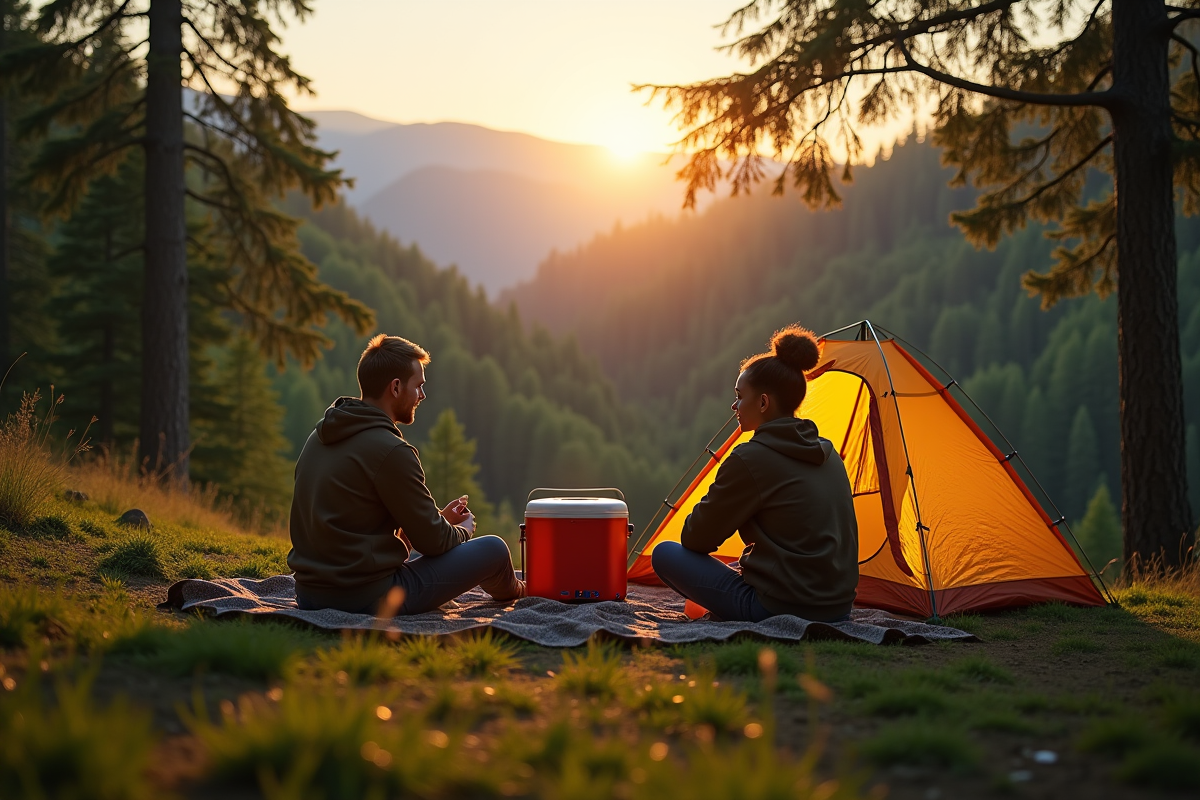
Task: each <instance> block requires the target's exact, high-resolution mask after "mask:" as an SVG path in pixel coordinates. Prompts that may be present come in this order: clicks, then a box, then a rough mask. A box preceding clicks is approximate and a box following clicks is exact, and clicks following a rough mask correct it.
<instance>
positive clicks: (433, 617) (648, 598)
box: [159, 575, 978, 647]
mask: <svg viewBox="0 0 1200 800" xmlns="http://www.w3.org/2000/svg"><path fill="white" fill-rule="evenodd" d="M159 608H160V609H162V610H178V611H187V612H192V613H198V614H206V615H213V616H216V617H218V618H228V617H239V616H242V617H250V618H254V619H276V620H294V621H297V622H301V623H305V624H307V625H311V626H313V627H315V628H321V629H323V630H330V631H382V632H389V633H398V634H405V635H423V636H442V635H452V634H457V633H462V632H465V631H470V630H475V629H482V628H487V627H491V628H495V629H496V630H500V631H504V632H505V633H509V634H512V635H513V636H516V637H519V638H521V639H524V640H526V641H529V642H533V643H535V644H539V645H544V646H546V647H575V646H578V645H581V644H583V643H585V642H587V641H588V639H590V638H592V637H593V636H595V635H600V636H601V637H602V638H610V639H619V640H622V641H626V642H631V643H637V644H642V645H648V644H682V643H685V642H704V641H713V642H721V641H725V640H726V639H729V638H731V637H733V636H736V635H738V634H750V635H753V636H755V637H758V638H761V639H770V640H777V641H783V642H795V641H800V640H801V639H841V640H846V641H850V640H856V641H862V642H869V643H871V644H925V643H928V642H932V641H939V640H950V641H964V642H967V641H978V640H977V639H976V638H975V637H974V636H972V635H971V634H969V633H966V632H965V631H960V630H957V629H955V628H947V627H944V626H941V625H930V624H927V623H924V622H915V621H911V620H904V619H896V618H894V617H892V616H890V615H889V614H887V613H886V612H883V611H878V610H874V609H855V610H854V611H853V612H852V613H851V615H850V620H849V621H848V622H836V623H825V622H809V621H808V620H803V619H800V618H799V617H793V616H786V615H783V616H778V617H771V618H770V619H768V620H766V621H764V622H757V623H754V622H715V621H712V620H709V619H703V618H702V619H699V620H694V621H693V620H690V619H688V618H687V616H686V615H685V614H684V613H683V598H681V597H680V596H679V595H677V594H675V593H674V592H673V591H671V590H670V589H665V588H662V587H653V586H641V585H637V584H630V586H629V599H628V600H627V601H625V602H615V601H609V602H599V603H581V604H568V603H560V602H558V601H557V600H547V599H545V598H542V597H526V598H523V599H521V600H518V601H517V602H516V603H500V602H497V601H495V600H492V599H491V598H490V597H488V596H487V595H486V594H485V593H484V592H483V591H481V590H479V589H475V590H473V591H470V592H467V593H466V594H464V595H462V596H461V597H459V598H458V600H456V601H454V602H453V603H450V604H447V605H446V606H443V607H442V608H441V609H439V610H437V611H431V612H428V613H426V614H414V615H412V616H406V617H388V618H384V619H377V618H376V617H373V616H371V615H370V614H349V613H346V612H344V611H334V610H332V609H322V610H320V611H304V610H302V609H300V608H298V607H297V606H296V581H295V579H294V578H292V576H291V575H276V576H274V577H271V578H266V579H264V580H254V579H252V578H217V579H215V580H210V581H207V580H199V579H188V580H182V581H179V582H177V583H175V584H174V585H172V586H171V588H170V589H168V590H167V600H166V602H164V603H162V604H161V605H159Z"/></svg>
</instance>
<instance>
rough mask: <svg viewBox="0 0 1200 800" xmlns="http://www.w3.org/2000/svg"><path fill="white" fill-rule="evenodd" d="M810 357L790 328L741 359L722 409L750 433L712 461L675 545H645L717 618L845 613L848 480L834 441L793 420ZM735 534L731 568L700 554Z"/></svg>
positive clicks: (851, 524) (815, 352)
mask: <svg viewBox="0 0 1200 800" xmlns="http://www.w3.org/2000/svg"><path fill="white" fill-rule="evenodd" d="M820 358H821V350H820V345H819V344H818V342H817V339H816V337H815V336H813V334H812V331H809V330H806V329H804V328H801V327H799V326H797V325H791V326H789V327H787V328H784V329H783V330H781V331H777V332H776V333H775V335H774V336H772V337H771V352H769V353H762V354H760V355H757V356H754V357H752V358H748V359H746V360H745V361H743V362H742V368H741V374H740V375H738V379H737V384H736V385H735V386H734V394H735V395H736V399H735V400H734V402H733V411H734V414H736V415H737V420H738V423H739V424H741V426H742V430H743V431H753V432H754V436H753V438H751V439H750V441H748V442H744V443H742V444H740V445H738V446H737V447H735V448H734V449H733V451H732V452H731V453H730V454H729V455H728V457H726V459H725V461H724V462H723V463H722V464H721V467H720V468H719V469H718V470H717V476H716V479H715V480H714V481H713V484H712V488H710V489H709V490H708V494H706V495H705V496H704V498H703V499H702V500H701V501H700V502H699V503H697V504H696V507H695V508H694V509H693V510H692V513H691V514H690V515H689V516H688V518H687V520H685V521H684V523H683V532H682V534H681V535H680V542H678V543H676V542H663V543H662V544H659V545H658V546H657V547H655V548H654V551H653V555H652V563H653V565H654V571H655V572H656V573H658V577H659V578H661V579H662V581H663V583H665V584H667V585H668V586H670V587H671V588H672V589H674V590H675V591H677V592H679V593H680V594H681V595H683V596H684V597H686V598H688V599H689V600H692V601H694V602H696V603H698V604H700V605H701V606H704V607H705V608H707V609H708V610H709V611H710V612H711V613H712V615H713V616H714V617H716V618H718V619H722V620H739V621H745V622H761V621H762V620H764V619H766V618H767V617H771V616H774V615H776V614H794V615H796V616H798V617H802V618H804V619H808V620H815V621H820V622H834V621H840V620H844V619H847V618H848V617H849V614H850V608H851V606H852V605H853V604H854V594H855V589H856V588H857V586H858V523H857V521H856V520H855V517H854V497H853V495H852V493H851V489H850V481H849V479H848V478H847V477H846V467H845V465H844V464H843V463H842V459H841V457H840V456H839V455H838V453H837V451H836V450H835V449H834V447H833V444H832V443H831V442H830V441H829V440H828V439H822V438H821V437H820V436H819V435H818V432H817V426H816V425H815V424H814V423H813V422H812V421H811V420H807V419H803V418H797V417H796V410H797V409H798V408H799V407H800V403H801V402H802V401H803V400H804V394H805V390H806V388H807V381H806V380H805V377H804V373H805V372H807V371H808V370H810V369H812V368H813V367H815V366H816V365H817V362H818V361H819V360H820ZM738 532H740V533H741V536H742V541H744V542H745V543H746V549H745V550H744V551H743V552H742V557H741V561H740V569H738V568H735V567H729V566H726V565H725V564H724V563H723V562H721V561H718V560H717V559H715V558H713V557H712V556H710V555H709V554H710V553H712V552H714V551H716V550H717V548H719V547H720V546H721V544H722V543H723V542H724V541H725V540H726V539H728V538H729V537H730V536H733V535H734V533H738Z"/></svg>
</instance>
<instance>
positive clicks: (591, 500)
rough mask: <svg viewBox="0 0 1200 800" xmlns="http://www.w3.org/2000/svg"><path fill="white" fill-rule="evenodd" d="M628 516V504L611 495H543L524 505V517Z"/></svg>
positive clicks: (580, 517) (601, 517)
mask: <svg viewBox="0 0 1200 800" xmlns="http://www.w3.org/2000/svg"><path fill="white" fill-rule="evenodd" d="M628 516H629V506H627V505H625V503H623V502H622V501H620V500H614V499H613V498H611V497H543V498H540V499H538V500H530V501H529V503H528V504H526V506H525V518H526V519H529V518H531V517H532V518H535V519H568V518H574V519H612V518H614V517H628Z"/></svg>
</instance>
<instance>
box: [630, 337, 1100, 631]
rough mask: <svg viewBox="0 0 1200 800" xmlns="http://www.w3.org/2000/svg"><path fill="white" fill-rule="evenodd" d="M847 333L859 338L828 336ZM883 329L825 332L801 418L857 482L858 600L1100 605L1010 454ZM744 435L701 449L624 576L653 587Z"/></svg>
mask: <svg viewBox="0 0 1200 800" xmlns="http://www.w3.org/2000/svg"><path fill="white" fill-rule="evenodd" d="M848 330H855V331H856V332H857V338H856V339H855V340H853V341H847V340H839V339H832V338H829V337H831V336H833V335H835V334H837V333H841V332H843V331H848ZM881 333H883V332H882V331H881V330H880V329H879V328H878V327H876V326H873V325H872V324H871V323H870V322H869V321H863V322H861V323H856V324H855V325H852V326H849V328H843V329H841V331H835V332H834V333H832V334H826V337H825V338H823V339H822V340H821V341H822V345H823V351H822V357H821V362H820V363H819V364H818V366H817V367H816V369H814V370H812V372H810V373H809V376H808V377H809V385H808V395H807V397H806V398H805V400H804V403H803V405H802V406H801V407H800V410H799V411H798V412H797V415H799V416H804V417H806V418H808V419H811V420H813V421H814V422H816V424H817V428H818V429H819V430H820V432H821V435H822V436H824V437H825V438H827V439H829V440H830V441H832V442H833V444H834V446H835V447H836V448H838V452H839V453H840V454H841V456H842V459H843V460H844V461H845V463H846V471H847V473H848V474H849V476H850V481H851V483H852V485H853V489H854V505H855V511H856V513H857V516H858V530H859V564H860V566H859V571H860V578H859V584H858V598H857V601H856V604H857V605H859V606H862V607H869V608H883V609H887V610H889V611H894V612H899V613H904V614H913V615H917V616H924V617H931V616H932V617H936V616H940V615H944V614H952V613H955V612H963V611H973V610H982V609H994V608H1007V607H1013V606H1022V605H1029V604H1032V603H1038V602H1044V601H1049V600H1059V601H1062V602H1066V603H1071V604H1076V605H1089V606H1091V605H1101V604H1103V603H1104V598H1103V597H1102V596H1101V594H1100V592H1099V591H1098V589H1097V586H1096V584H1095V583H1094V582H1093V579H1092V578H1091V577H1090V576H1089V572H1088V570H1085V569H1084V568H1083V566H1082V565H1081V564H1080V562H1079V560H1078V559H1077V558H1076V557H1075V553H1074V552H1072V550H1071V548H1070V547H1069V546H1068V545H1067V542H1066V540H1065V539H1064V538H1063V535H1062V533H1060V531H1059V528H1060V527H1061V526H1062V523H1063V520H1061V519H1059V520H1057V521H1056V520H1054V519H1051V518H1050V516H1049V515H1048V514H1047V513H1046V511H1045V510H1044V509H1043V508H1042V506H1041V505H1040V504H1039V503H1038V502H1037V500H1036V499H1034V496H1033V494H1032V492H1031V491H1030V490H1029V488H1028V486H1027V485H1026V483H1025V482H1024V481H1023V480H1022V479H1021V476H1020V475H1019V474H1018V472H1017V470H1016V468H1015V467H1016V465H1015V464H1014V462H1018V463H1019V460H1020V459H1019V456H1017V454H1016V453H1015V451H1012V448H1008V449H1009V451H1010V452H1007V453H1006V452H1002V451H1001V450H1000V449H999V448H997V447H996V445H995V444H993V443H992V441H991V440H990V439H989V438H988V437H987V436H986V435H985V434H984V432H983V431H982V430H981V429H980V427H979V425H978V424H976V422H975V420H973V419H972V418H971V416H970V415H969V414H967V412H966V411H965V410H964V409H963V407H962V406H961V405H959V403H958V402H957V401H956V400H955V398H954V397H953V396H952V394H951V387H953V386H957V384H955V383H954V381H952V380H948V381H947V382H946V383H943V382H941V381H939V380H937V379H936V378H935V377H934V376H933V375H932V374H931V373H930V372H929V370H928V369H926V368H925V367H924V366H923V365H922V364H921V363H920V362H918V361H917V360H916V359H915V358H913V356H912V355H910V353H909V352H908V351H907V350H906V349H905V348H904V347H901V346H900V344H899V343H898V341H897V339H896V338H895V337H889V336H888V335H886V334H883V336H882V337H881V335H880V334H881ZM959 391H961V388H960V389H959ZM968 399H969V398H968ZM719 435H720V434H718V436H719ZM750 436H751V434H749V433H742V431H741V430H740V429H736V428H735V429H734V431H733V433H732V435H730V436H729V437H728V439H726V440H725V442H724V443H723V444H722V445H721V446H720V447H719V448H717V449H716V450H712V449H711V444H710V447H709V448H708V449H706V454H707V455H706V457H707V463H706V464H705V466H704V467H703V468H702V469H701V470H700V472H699V474H697V475H696V477H695V478H694V479H693V480H692V482H691V484H690V485H689V486H688V487H687V489H686V490H684V492H683V494H682V495H680V497H679V498H678V500H676V501H675V502H673V503H672V502H670V501H669V500H668V502H667V504H666V505H667V506H668V510H667V514H666V516H665V517H664V518H663V520H662V523H661V524H660V525H658V527H657V528H656V529H655V530H654V533H653V535H652V536H651V537H650V539H649V541H648V542H646V544H645V546H644V547H640V548H636V549H635V550H634V552H633V554H632V555H631V556H630V568H629V579H630V580H632V581H636V582H642V583H657V582H658V581H657V576H655V575H654V570H653V568H652V567H651V565H650V553H651V552H652V551H653V550H654V548H655V546H656V545H657V544H658V543H659V542H664V541H679V534H680V530H681V529H682V527H683V522H684V520H685V519H687V516H688V514H690V513H691V510H692V508H693V507H694V506H695V505H696V503H697V502H699V501H700V499H701V498H702V497H703V496H704V495H705V494H706V493H707V491H708V488H709V486H711V485H712V482H713V480H714V479H715V477H716V470H717V467H718V466H720V464H721V462H722V461H723V460H724V458H725V456H726V455H727V454H728V453H729V451H730V450H732V449H733V448H734V447H735V446H736V445H738V444H740V443H741V442H744V441H747V440H749V438H750ZM714 441H716V439H715V438H714ZM651 524H653V523H651ZM744 547H745V545H744V544H743V543H742V540H741V537H740V536H737V535H735V536H733V537H732V538H730V539H729V540H728V541H726V542H725V544H724V545H722V546H721V549H720V550H719V551H717V553H716V554H715V555H716V556H717V557H719V558H722V559H724V560H726V561H734V560H736V559H737V558H739V557H740V556H741V554H742V550H743V549H744ZM1101 587H1102V588H1103V584H1101Z"/></svg>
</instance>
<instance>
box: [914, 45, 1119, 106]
mask: <svg viewBox="0 0 1200 800" xmlns="http://www.w3.org/2000/svg"><path fill="white" fill-rule="evenodd" d="M896 46H897V47H899V48H900V52H901V53H903V54H904V58H905V59H906V62H907V64H908V66H909V69H911V70H913V71H914V72H919V73H920V74H922V75H924V76H925V77H927V78H929V79H931V80H934V81H937V82H938V83H943V84H945V85H947V86H952V87H954V88H955V89H960V90H962V91H964V92H972V93H974V94H982V95H986V96H988V97H994V98H996V99H997V100H1008V101H1011V102H1013V103H1022V104H1025V105H1035V106H1059V107H1062V106H1100V107H1101V108H1112V107H1113V106H1114V105H1116V104H1117V103H1118V102H1119V101H1120V100H1121V99H1122V96H1121V95H1120V94H1118V93H1117V92H1115V91H1113V90H1112V89H1105V90H1104V91H1101V92H1079V93H1077V94H1050V93H1043V92H1025V91H1021V90H1020V89H1006V88H1004V87H1003V86H988V85H987V84H983V83H976V82H974V81H969V80H966V79H965V78H960V77H958V76H956V75H951V74H949V73H947V72H942V71H940V70H936V69H933V68H932V67H928V66H925V65H924V64H921V63H919V62H918V61H917V60H916V59H914V58H913V56H912V54H911V53H910V52H909V50H908V46H907V45H906V44H905V42H904V41H903V40H899V41H897V42H896Z"/></svg>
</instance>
